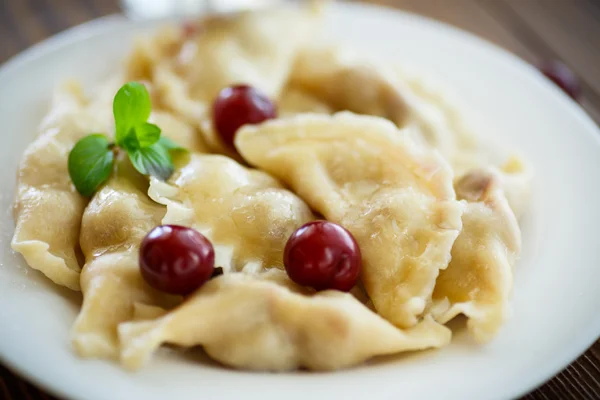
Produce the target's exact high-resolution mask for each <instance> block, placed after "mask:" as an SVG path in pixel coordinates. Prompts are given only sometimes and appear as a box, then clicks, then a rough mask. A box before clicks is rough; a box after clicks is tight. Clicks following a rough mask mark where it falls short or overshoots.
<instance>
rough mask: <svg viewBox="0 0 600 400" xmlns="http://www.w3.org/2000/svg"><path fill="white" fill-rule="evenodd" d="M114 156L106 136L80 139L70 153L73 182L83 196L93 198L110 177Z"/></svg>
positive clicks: (70, 169) (69, 163)
mask: <svg viewBox="0 0 600 400" xmlns="http://www.w3.org/2000/svg"><path fill="white" fill-rule="evenodd" d="M113 159H114V154H113V152H112V149H111V148H110V144H109V143H108V140H107V139H106V137H105V136H104V135H100V134H94V135H89V136H86V137H84V138H82V139H80V140H79V141H78V142H77V143H76V144H75V146H74V147H73V149H72V150H71V152H70V153H69V160H68V168H69V175H70V176H71V180H72V181H73V184H74V185H75V188H77V191H78V192H79V193H81V194H82V195H83V196H91V195H92V194H94V192H95V191H96V190H97V189H98V187H100V185H102V184H103V183H104V182H105V181H106V180H107V179H108V177H109V176H110V173H111V171H112V166H113Z"/></svg>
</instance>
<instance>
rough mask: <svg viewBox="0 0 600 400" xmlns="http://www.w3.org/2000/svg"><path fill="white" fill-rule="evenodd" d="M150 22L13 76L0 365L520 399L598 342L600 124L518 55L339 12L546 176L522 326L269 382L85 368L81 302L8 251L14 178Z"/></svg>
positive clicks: (159, 380) (0, 269)
mask: <svg viewBox="0 0 600 400" xmlns="http://www.w3.org/2000/svg"><path fill="white" fill-rule="evenodd" d="M150 26H152V24H151V23H131V22H127V21H125V20H124V19H122V18H120V17H111V18H107V19H102V20H98V21H95V22H92V23H89V24H87V25H84V26H81V27H78V28H75V29H72V30H70V31H68V32H66V33H64V34H61V35H59V36H57V37H55V38H52V39H50V40H48V41H46V42H44V43H43V44H41V45H38V46H36V47H34V48H33V49H31V50H29V51H27V52H25V53H24V54H22V55H20V56H19V57H17V58H15V59H14V60H12V61H10V62H9V63H8V64H6V65H5V66H4V67H3V68H2V69H1V70H0V121H1V122H2V124H1V127H2V145H1V146H0V166H1V170H2V171H3V172H4V173H3V174H2V176H1V177H0V187H1V188H2V189H3V190H2V193H1V197H0V202H1V204H0V209H1V210H4V211H3V212H2V213H1V215H0V218H1V226H2V228H1V236H0V240H1V247H0V356H1V358H2V361H3V362H5V363H7V364H8V365H10V366H12V367H13V368H14V369H16V370H17V371H18V372H19V373H22V374H23V375H25V376H26V377H28V378H30V379H32V380H33V381H34V382H36V383H38V384H40V385H42V386H44V387H46V388H48V389H49V390H51V391H53V392H55V393H57V394H59V395H62V396H65V397H68V398H74V399H86V400H96V399H110V400H113V399H128V400H133V399H144V400H154V399H156V400H165V399H187V398H219V399H221V400H225V399H239V398H242V397H244V398H248V399H261V400H268V399H282V398H285V399H289V400H292V399H303V400H304V399H307V398H308V399H321V398H338V396H339V398H346V399H365V398H377V399H398V398H411V399H412V398H444V399H459V398H477V399H501V398H509V397H514V396H518V395H520V394H522V393H524V392H526V391H528V390H531V389H533V388H534V387H535V386H536V385H539V384H541V383H542V382H543V381H544V380H546V379H549V378H550V377H551V376H552V375H553V374H555V373H557V372H558V371H559V370H560V369H561V368H563V367H565V366H566V365H567V364H568V363H569V362H570V361H572V360H573V359H574V358H575V357H577V355H578V354H580V353H582V352H583V351H584V350H585V349H586V348H587V347H588V346H589V345H590V344H591V343H592V342H593V341H594V339H596V337H597V335H598V334H599V333H600V313H599V312H598V305H599V304H600V268H598V266H599V265H600V250H599V249H598V247H599V246H598V238H600V215H599V214H600V206H599V205H600V146H599V142H598V138H599V134H600V132H599V131H598V129H597V127H596V126H595V125H594V123H593V122H592V121H591V120H590V119H589V118H588V117H587V116H586V115H585V114H584V112H583V111H582V110H581V108H579V107H578V106H577V105H576V104H575V103H574V102H572V101H571V100H569V99H568V98H567V97H566V96H565V95H563V94H562V93H561V92H560V91H559V90H558V89H556V88H555V87H554V86H552V85H551V84H549V83H548V82H547V81H546V80H545V79H544V78H543V77H542V76H541V75H540V74H538V73H537V72H536V71H535V69H533V68H532V67H530V66H528V65H526V64H525V63H523V62H522V61H520V60H518V59H517V58H515V57H513V56H511V55H509V54H507V53H505V52H503V51H501V50H499V49H497V48H495V47H493V46H491V45H489V44H488V43H485V42H483V41H481V40H479V39H476V38H474V37H472V36H470V35H467V34H465V33H463V32H460V31H458V30H455V29H453V28H450V27H447V26H444V25H441V24H438V23H434V22H432V21H428V20H424V19H421V18H418V17H415V16H412V15H407V14H403V13H399V12H394V11H391V10H383V9H380V8H375V7H370V6H364V5H338V6H336V7H335V10H334V12H333V13H332V16H331V17H330V20H329V21H328V24H327V26H328V28H327V30H328V34H329V36H330V37H331V38H335V39H336V40H339V41H341V42H344V43H348V44H350V45H352V46H354V47H357V48H359V49H363V50H365V51H368V52H370V53H372V54H374V55H382V56H384V57H386V58H388V59H389V58H392V59H396V60H400V61H406V62H410V63H411V64H413V65H416V66H418V67H420V68H423V69H424V70H427V71H430V73H432V74H434V75H435V76H437V77H438V79H439V80H441V81H443V82H444V83H445V85H446V86H447V87H448V88H449V89H450V90H452V91H454V92H455V93H457V94H458V95H459V96H460V98H461V99H462V100H463V103H464V104H465V105H467V106H468V107H467V109H466V110H467V112H468V117H469V118H470V119H471V120H472V123H473V125H474V127H475V128H476V129H477V130H478V131H479V133H480V135H481V136H482V137H483V138H484V140H490V139H493V140H494V141H499V142H500V143H501V144H502V145H503V146H504V147H505V148H513V149H518V150H519V151H520V152H521V153H522V154H523V155H524V156H525V157H526V158H527V159H528V160H529V161H530V162H531V163H532V165H533V167H534V169H535V173H536V180H535V187H534V193H535V195H534V201H533V206H532V209H531V211H530V212H529V214H528V215H527V218H526V221H525V227H524V247H525V249H524V254H523V257H522V259H521V262H520V263H519V265H518V266H517V269H516V271H515V281H516V282H515V288H514V295H513V299H512V304H513V308H514V313H513V314H514V315H513V317H512V318H511V319H510V321H509V322H508V323H507V324H506V326H505V327H504V328H503V329H502V331H501V333H500V335H499V336H498V338H497V339H496V340H495V341H494V342H493V343H491V344H490V345H487V346H483V347H478V346H475V345H472V344H470V343H469V342H468V341H467V340H465V339H464V336H463V337H461V335H459V337H458V338H457V340H455V341H454V343H453V344H452V345H451V346H449V347H447V348H445V349H442V350H439V351H429V352H425V353H418V354H410V355H403V356H400V357H396V358H388V359H385V360H380V361H378V362H375V363H371V364H369V365H365V366H361V367H358V368H355V369H350V370H346V371H341V372H337V373H327V374H325V373H321V374H309V373H297V374H279V375H277V374H256V373H247V372H239V371H231V370H228V369H224V368H221V367H218V366H215V365H213V364H202V363H196V362H194V361H193V357H192V356H190V357H185V359H181V358H178V357H175V356H174V355H172V354H169V353H168V352H165V351H163V352H162V353H161V354H160V355H159V357H157V358H156V359H155V360H154V362H152V363H151V364H150V365H149V366H148V367H147V368H146V369H144V370H143V371H141V372H140V373H137V374H130V373H127V372H124V371H123V370H121V369H120V368H119V367H117V366H116V365H114V364H112V363H110V362H104V361H97V360H80V359H78V358H77V357H75V355H74V354H73V352H72V351H71V347H70V343H69V329H70V327H71V323H72V322H73V319H74V317H75V314H76V312H77V310H78V302H79V296H77V295H74V294H72V293H69V292H68V291H66V290H60V289H57V288H56V287H54V286H53V285H51V284H50V283H48V281H47V280H45V279H44V278H42V277H41V276H40V274H38V273H36V272H34V271H32V270H29V269H28V268H27V267H26V266H25V264H24V262H23V261H22V259H21V257H20V256H17V255H15V254H14V253H12V252H11V251H10V248H9V241H10V237H11V235H12V231H13V222H12V218H11V216H10V213H9V211H8V209H9V207H10V204H11V201H12V197H13V191H14V185H15V180H14V175H15V174H14V171H15V168H16V165H17V162H18V160H19V158H20V157H21V153H22V151H23V150H24V149H25V147H26V145H27V144H28V143H29V142H30V141H31V140H32V138H33V136H34V134H35V131H36V125H37V123H38V121H39V119H40V117H41V115H42V113H43V111H44V108H45V106H46V104H47V101H48V97H49V94H50V93H51V91H52V89H53V87H54V86H55V85H56V84H57V83H59V82H60V81H62V80H64V79H67V78H72V77H76V78H80V79H82V80H83V81H84V82H92V81H95V80H98V79H100V78H101V77H103V76H105V75H106V74H107V73H109V72H110V71H112V70H113V69H114V68H115V67H116V66H117V65H118V64H119V62H120V59H121V58H122V57H123V56H124V54H125V52H126V50H127V48H128V46H129V45H130V42H131V38H132V35H133V34H134V33H135V32H139V31H140V30H142V29H147V28H148V27H150Z"/></svg>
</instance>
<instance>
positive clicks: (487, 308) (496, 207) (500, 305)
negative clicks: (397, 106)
mask: <svg viewBox="0 0 600 400" xmlns="http://www.w3.org/2000/svg"><path fill="white" fill-rule="evenodd" d="M456 193H457V196H458V197H459V198H461V199H465V200H468V202H469V203H468V206H467V209H466V211H465V213H464V215H463V231H462V232H461V234H460V235H459V236H458V239H456V243H455V244H454V247H453V249H452V261H451V262H450V265H449V266H448V268H447V269H446V270H444V271H442V272H441V273H440V276H439V278H438V280H437V282H436V286H435V291H434V293H433V300H434V301H433V306H432V308H431V313H432V314H433V316H434V317H435V318H436V320H438V321H439V322H441V323H446V322H448V321H449V320H450V319H452V318H454V317H455V316H456V315H458V314H464V315H466V316H467V317H468V322H467V327H468V329H469V332H470V333H471V335H472V336H473V337H474V338H475V339H476V340H477V341H480V342H486V341H489V340H491V339H492V338H493V337H494V336H495V335H496V333H497V332H498V330H499V329H500V327H501V325H502V324H503V323H504V321H505V319H506V318H507V316H508V315H509V310H510V307H509V295H510V291H511V288H512V281H513V279H512V278H513V277H512V268H513V266H514V264H515V262H516V260H517V257H518V255H519V252H520V249H521V231H520V230H519V225H518V223H517V219H516V217H515V215H514V213H513V212H512V210H511V208H510V206H509V204H508V201H507V200H506V197H505V196H504V193H503V190H502V188H501V186H500V178H499V174H498V173H497V172H493V171H473V172H471V173H469V174H467V175H465V176H463V177H462V178H461V179H460V180H459V181H458V182H457V184H456Z"/></svg>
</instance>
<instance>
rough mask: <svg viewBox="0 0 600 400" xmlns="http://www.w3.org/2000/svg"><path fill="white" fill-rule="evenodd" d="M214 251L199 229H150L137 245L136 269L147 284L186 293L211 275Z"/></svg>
mask: <svg viewBox="0 0 600 400" xmlns="http://www.w3.org/2000/svg"><path fill="white" fill-rule="evenodd" d="M214 265H215V251H214V249H213V246H212V244H211V243H210V242H209V241H208V239H206V238H205V237H204V236H203V235H202V234H201V233H200V232H198V231H196V230H194V229H191V228H186V227H184V226H178V225H162V226H157V227H156V228H154V229H152V230H151V231H150V233H148V235H146V237H145V238H144V240H143V241H142V245H141V247H140V271H141V273H142V276H143V277H144V279H145V280H146V282H148V284H149V285H150V286H152V287H153V288H155V289H158V290H160V291H163V292H166V293H171V294H180V295H186V294H190V293H192V292H193V291H195V290H196V289H198V288H199V287H200V286H202V284H204V282H206V281H207V280H209V279H210V278H211V276H212V274H213V271H214Z"/></svg>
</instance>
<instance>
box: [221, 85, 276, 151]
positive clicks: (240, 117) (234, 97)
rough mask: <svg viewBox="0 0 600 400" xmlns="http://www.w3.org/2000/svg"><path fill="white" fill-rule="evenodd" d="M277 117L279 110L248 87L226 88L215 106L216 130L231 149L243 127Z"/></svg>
mask: <svg viewBox="0 0 600 400" xmlns="http://www.w3.org/2000/svg"><path fill="white" fill-rule="evenodd" d="M276 117H277V110H276V108H275V105H274V104H273V103H272V102H271V100H269V98H268V97H267V96H266V95H265V94H264V93H262V92H260V91H259V90H258V89H255V88H253V87H251V86H248V85H237V86H231V87H226V88H225V89H223V90H221V92H220V93H219V95H218V96H217V99H216V100H215V102H214V104H213V122H214V126H215V129H216V130H217V132H218V133H219V135H220V136H221V139H222V140H223V142H224V143H225V144H227V145H228V146H230V147H233V139H234V137H235V133H236V132H237V130H238V129H239V128H240V127H241V126H242V125H245V124H258V123H261V122H263V121H266V120H268V119H272V118H276Z"/></svg>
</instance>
